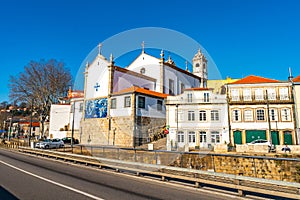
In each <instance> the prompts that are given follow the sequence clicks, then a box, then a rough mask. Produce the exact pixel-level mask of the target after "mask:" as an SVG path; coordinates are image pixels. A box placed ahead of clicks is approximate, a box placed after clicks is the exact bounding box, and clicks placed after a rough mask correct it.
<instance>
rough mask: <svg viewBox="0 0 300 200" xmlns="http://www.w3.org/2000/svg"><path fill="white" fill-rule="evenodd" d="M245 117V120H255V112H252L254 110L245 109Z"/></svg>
mask: <svg viewBox="0 0 300 200" xmlns="http://www.w3.org/2000/svg"><path fill="white" fill-rule="evenodd" d="M244 118H245V121H247V122H249V121H253V113H252V110H245V111H244Z"/></svg>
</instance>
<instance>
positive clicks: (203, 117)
mask: <svg viewBox="0 0 300 200" xmlns="http://www.w3.org/2000/svg"><path fill="white" fill-rule="evenodd" d="M199 121H206V111H205V110H200V111H199Z"/></svg>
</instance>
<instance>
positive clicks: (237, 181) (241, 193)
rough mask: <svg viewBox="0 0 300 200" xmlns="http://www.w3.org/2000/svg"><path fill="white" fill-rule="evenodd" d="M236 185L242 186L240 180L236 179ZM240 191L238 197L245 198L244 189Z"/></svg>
mask: <svg viewBox="0 0 300 200" xmlns="http://www.w3.org/2000/svg"><path fill="white" fill-rule="evenodd" d="M234 183H235V184H236V185H240V180H238V179H236V180H235V181H234ZM237 190H238V195H239V196H241V197H242V196H244V191H243V190H242V189H239V188H238V189H237Z"/></svg>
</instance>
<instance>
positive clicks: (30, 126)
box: [28, 99, 33, 147]
mask: <svg viewBox="0 0 300 200" xmlns="http://www.w3.org/2000/svg"><path fill="white" fill-rule="evenodd" d="M32 111H33V99H32V100H31V112H30V124H29V136H28V145H29V147H30V138H31V129H32V114H33V112H32Z"/></svg>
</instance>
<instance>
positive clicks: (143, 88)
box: [81, 49, 207, 146]
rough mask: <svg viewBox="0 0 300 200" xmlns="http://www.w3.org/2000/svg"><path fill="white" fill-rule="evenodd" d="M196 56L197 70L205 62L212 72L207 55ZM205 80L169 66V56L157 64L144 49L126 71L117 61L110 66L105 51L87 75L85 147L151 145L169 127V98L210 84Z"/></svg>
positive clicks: (157, 59) (160, 59)
mask: <svg viewBox="0 0 300 200" xmlns="http://www.w3.org/2000/svg"><path fill="white" fill-rule="evenodd" d="M196 55H199V58H198V59H195V67H196V68H197V67H200V62H201V64H202V65H201V66H203V63H205V66H206V62H207V61H206V59H205V57H204V56H201V55H202V53H201V52H200V51H199V52H198V53H197V54H196ZM196 63H199V65H197V66H196ZM206 72H207V71H205V73H206ZM203 73H204V72H203ZM202 77H203V78H202ZM202 77H199V76H196V75H194V74H192V73H190V72H188V71H186V70H183V69H181V68H179V67H177V66H176V65H175V63H174V62H173V61H172V60H171V58H169V59H168V60H167V61H166V62H165V59H164V52H163V51H162V52H161V57H160V58H155V57H153V56H151V55H149V54H146V53H145V51H144V49H142V52H141V54H140V55H139V56H138V57H137V58H136V59H135V60H134V61H133V62H132V63H131V64H130V65H129V66H128V67H127V68H121V67H118V66H115V65H114V60H113V57H112V56H111V57H110V61H109V62H108V61H107V60H106V58H105V57H103V56H102V55H101V51H100V49H99V54H98V55H97V56H96V58H95V59H94V61H93V62H92V63H91V64H87V66H86V69H85V87H84V95H85V96H84V106H85V107H84V117H83V120H82V122H81V127H82V138H83V139H82V142H83V143H89V144H105V145H119V146H137V145H141V144H143V143H145V142H146V141H147V138H148V137H149V134H150V133H157V132H159V131H161V128H162V127H163V126H165V123H166V119H165V109H164V107H165V104H164V98H165V97H166V96H167V95H177V94H180V93H182V92H183V90H184V89H185V88H192V87H200V85H203V84H206V79H205V78H206V77H207V75H202Z"/></svg>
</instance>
